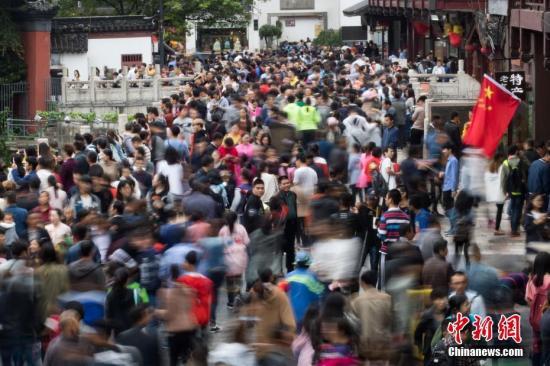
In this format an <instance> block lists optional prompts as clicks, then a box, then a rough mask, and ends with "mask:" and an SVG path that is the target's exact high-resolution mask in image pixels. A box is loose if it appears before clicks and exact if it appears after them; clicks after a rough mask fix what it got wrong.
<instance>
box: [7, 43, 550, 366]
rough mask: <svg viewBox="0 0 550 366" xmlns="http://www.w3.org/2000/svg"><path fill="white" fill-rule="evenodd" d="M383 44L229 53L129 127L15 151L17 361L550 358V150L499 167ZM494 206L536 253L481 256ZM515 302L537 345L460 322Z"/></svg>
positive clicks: (11, 330)
mask: <svg viewBox="0 0 550 366" xmlns="http://www.w3.org/2000/svg"><path fill="white" fill-rule="evenodd" d="M365 52H366V50H365V49H358V48H356V47H352V48H345V49H343V50H340V49H338V50H336V49H314V48H308V47H307V45H305V46H304V47H301V48H289V49H286V50H282V51H281V52H278V53H269V52H266V53H257V54H253V53H248V52H243V53H234V54H228V55H225V57H220V56H212V57H211V58H207V59H205V60H204V61H203V62H201V63H200V65H198V66H199V69H200V70H197V71H199V72H197V73H195V75H194V80H193V81H192V82H189V83H187V84H186V85H185V86H183V88H182V92H181V93H180V94H175V95H171V96H170V97H167V98H164V99H162V101H160V105H159V107H147V109H146V113H137V114H136V115H135V116H133V118H132V120H131V122H129V123H128V124H127V125H126V126H125V130H124V131H114V130H109V131H106V132H105V133H86V134H83V135H80V134H77V135H75V136H74V142H73V143H72V144H66V145H63V146H58V145H57V143H56V142H55V141H50V142H49V143H45V142H42V143H40V144H38V146H27V147H22V148H21V149H20V150H19V151H17V152H16V153H15V154H14V155H13V157H12V160H11V162H10V164H9V165H5V166H4V169H3V170H2V171H1V172H0V180H1V192H0V193H1V194H0V209H1V211H0V212H1V214H0V220H1V222H0V355H1V359H2V365H3V366H10V365H24V364H26V365H29V366H30V365H40V364H44V365H46V366H47V365H92V364H93V365H161V364H170V365H178V364H193V365H206V364H209V365H240V366H252V365H300V366H307V365H319V366H326V365H390V364H391V365H394V364H395V365H397V364H399V365H413V364H422V363H424V364H425V365H481V364H482V363H483V362H485V361H486V360H484V359H479V358H473V357H461V358H452V357H450V356H449V355H448V353H447V352H446V350H447V349H448V348H449V347H452V346H460V347H465V348H468V347H477V346H487V345H491V346H494V347H523V348H525V349H526V352H525V356H526V357H527V355H528V354H531V358H532V361H533V364H535V365H543V364H546V363H545V362H547V361H548V360H549V359H550V311H546V306H545V304H546V302H547V298H550V292H549V290H550V254H548V253H546V252H544V251H542V250H540V247H541V243H542V245H544V243H545V242H546V243H547V242H548V240H549V238H550V229H549V220H548V208H549V206H548V194H549V193H550V143H543V142H541V143H538V142H537V143H535V142H533V141H527V142H526V143H525V144H523V145H512V146H509V147H507V148H506V149H504V148H501V149H499V152H498V153H497V154H495V156H494V157H492V158H491V160H490V161H488V162H487V161H486V158H485V157H484V156H483V155H482V154H481V153H480V151H479V150H478V149H475V148H474V147H469V146H464V145H463V143H462V137H463V135H464V133H466V130H467V128H468V124H469V122H468V121H463V120H461V115H460V114H459V113H456V112H454V113H452V114H450V115H451V118H450V119H449V120H448V121H445V120H443V119H442V118H441V117H440V116H437V115H432V117H431V121H429V124H428V123H425V118H426V111H425V102H426V98H427V97H426V96H422V95H416V94H415V90H414V89H413V87H412V85H411V84H410V83H409V73H410V72H414V70H413V69H414V66H413V67H411V69H408V68H406V67H403V66H402V65H399V64H398V63H392V62H390V61H383V60H380V58H379V57H375V58H373V57H371V58H370V59H369V58H368V57H366V56H365V54H364V53H365ZM370 52H371V53H372V49H371V51H370ZM371 56H373V55H371ZM435 67H439V68H441V67H443V66H442V64H441V62H438V64H437V65H436V66H435ZM173 69H174V66H173V65H172V66H169V67H168V68H167V69H166V70H164V71H163V72H168V74H169V73H170V72H172V71H173ZM462 117H464V116H462ZM463 119H464V118H463ZM505 150H506V152H504V151H505ZM398 154H399V155H403V156H398ZM486 187H487V189H486ZM524 206H525V207H524ZM484 209H489V213H488V220H487V221H488V222H487V225H488V227H489V228H490V230H491V234H494V235H495V236H505V235H508V236H509V238H510V240H512V238H514V237H518V236H524V237H525V242H526V247H527V248H528V251H529V252H530V251H536V255H535V259H534V263H533V265H532V266H531V268H529V269H526V270H525V271H524V272H520V271H518V272H514V273H511V272H505V271H503V269H499V270H497V269H495V268H493V267H491V266H490V265H488V264H486V263H484V262H483V261H482V249H483V245H482V244H483V243H477V244H476V243H475V233H474V231H475V230H480V227H479V225H480V222H481V221H480V219H479V216H480V215H484V214H485V212H484ZM507 217H509V219H510V228H509V232H506V231H505V230H508V227H507V226H506V225H503V224H502V221H503V220H504V219H506V218H507ZM493 231H494V232H493ZM451 244H452V246H454V256H449V255H448V254H449V253H448V252H449V246H450V245H451ZM517 304H521V305H525V304H528V305H529V306H530V316H529V322H530V324H531V328H532V329H531V330H532V342H531V343H532V347H531V349H530V350H528V348H529V347H528V346H527V345H526V344H514V343H513V342H512V343H510V342H509V341H508V340H502V339H499V338H497V337H495V338H494V339H493V340H491V341H488V342H489V343H483V344H482V342H481V343H480V341H477V340H474V339H473V338H472V328H471V327H466V328H464V330H463V343H462V345H460V344H457V343H456V340H455V335H454V334H452V332H450V331H449V329H450V328H449V324H450V323H453V322H455V321H456V319H457V317H458V318H460V317H461V316H462V317H470V318H472V319H474V316H475V315H479V316H482V317H485V316H490V317H492V318H493V319H495V322H494V325H495V329H496V327H497V324H499V322H498V319H500V316H501V315H502V314H505V315H511V314H516V313H517V312H516V309H515V305H517ZM224 308H225V309H224ZM472 322H473V320H472ZM222 328H223V329H222ZM524 331H527V330H524ZM496 332H497V331H496V330H495V334H496Z"/></svg>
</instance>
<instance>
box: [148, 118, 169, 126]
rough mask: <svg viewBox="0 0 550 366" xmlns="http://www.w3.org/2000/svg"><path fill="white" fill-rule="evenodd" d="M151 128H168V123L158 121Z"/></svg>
mask: <svg viewBox="0 0 550 366" xmlns="http://www.w3.org/2000/svg"><path fill="white" fill-rule="evenodd" d="M151 127H156V128H166V123H165V122H164V121H161V120H160V119H156V120H155V121H153V123H151Z"/></svg>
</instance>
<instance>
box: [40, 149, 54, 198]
mask: <svg viewBox="0 0 550 366" xmlns="http://www.w3.org/2000/svg"><path fill="white" fill-rule="evenodd" d="M48 166H49V163H48V158H45V157H42V156H41V157H39V158H38V168H37V169H36V175H37V176H38V178H39V179H40V192H42V191H45V190H46V189H48V178H49V176H50V175H52V171H51V170H50V169H48Z"/></svg>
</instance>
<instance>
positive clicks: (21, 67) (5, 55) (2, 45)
mask: <svg viewBox="0 0 550 366" xmlns="http://www.w3.org/2000/svg"><path fill="white" fill-rule="evenodd" d="M0 24H2V31H1V32H0V83H13V82H17V81H21V80H24V79H25V70H26V69H25V63H24V62H23V45H22V43H21V38H20V35H19V31H18V30H17V25H16V24H15V22H14V21H13V19H12V17H11V14H10V13H9V12H8V10H7V9H6V8H2V7H0Z"/></svg>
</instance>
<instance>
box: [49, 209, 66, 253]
mask: <svg viewBox="0 0 550 366" xmlns="http://www.w3.org/2000/svg"><path fill="white" fill-rule="evenodd" d="M45 229H46V231H47V232H48V235H49V236H50V238H51V239H52V243H53V244H54V245H57V244H60V243H64V242H65V239H66V238H72V232H71V228H70V227H69V226H68V225H65V224H64V223H62V222H61V211H60V210H58V209H53V210H50V223H49V224H48V225H46V226H45Z"/></svg>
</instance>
